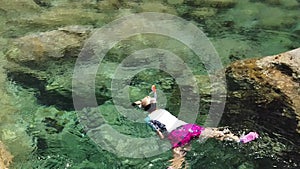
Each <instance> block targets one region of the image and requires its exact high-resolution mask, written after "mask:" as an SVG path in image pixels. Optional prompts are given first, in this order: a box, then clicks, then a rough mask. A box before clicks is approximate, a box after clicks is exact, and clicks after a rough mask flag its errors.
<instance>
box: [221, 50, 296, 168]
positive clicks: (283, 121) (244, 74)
mask: <svg viewBox="0 0 300 169" xmlns="http://www.w3.org/2000/svg"><path fill="white" fill-rule="evenodd" d="M299 68H300V48H298V49H295V50H292V51H289V52H286V53H282V54H278V55H274V56H267V57H263V58H256V59H246V60H240V61H236V62H234V63H232V64H231V65H229V66H228V67H227V68H226V77H227V87H228V91H227V93H228V95H227V102H226V107H225V113H224V114H223V117H222V120H221V124H222V125H228V126H232V127H233V126H235V127H234V128H236V129H237V130H238V129H239V130H245V129H249V130H255V131H258V132H259V134H260V136H261V137H260V139H259V140H258V141H257V142H255V143H254V144H256V145H255V146H256V148H255V151H257V152H261V154H262V155H263V156H266V157H268V156H269V155H270V154H273V155H274V157H275V159H277V160H279V161H290V162H291V164H293V165H294V164H295V166H297V165H298V166H299V157H300V153H299V152H300V146H299V145H300V87H299V82H300V76H299V75H300V71H299ZM279 145H280V146H279ZM267 147H271V148H270V149H268V148H267ZM297 163H298V164H297Z"/></svg>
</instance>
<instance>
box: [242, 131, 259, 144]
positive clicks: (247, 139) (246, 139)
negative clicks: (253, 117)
mask: <svg viewBox="0 0 300 169" xmlns="http://www.w3.org/2000/svg"><path fill="white" fill-rule="evenodd" d="M257 138H258V134H257V133H256V132H250V133H248V134H246V135H244V136H242V137H241V138H240V142H242V143H248V142H251V141H253V140H255V139H257Z"/></svg>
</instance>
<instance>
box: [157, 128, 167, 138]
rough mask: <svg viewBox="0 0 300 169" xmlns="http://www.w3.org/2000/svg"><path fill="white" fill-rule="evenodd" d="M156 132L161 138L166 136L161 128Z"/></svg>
mask: <svg viewBox="0 0 300 169" xmlns="http://www.w3.org/2000/svg"><path fill="white" fill-rule="evenodd" d="M156 133H157V135H158V136H159V138H160V139H164V138H165V136H164V135H163V133H162V132H161V131H160V130H159V129H157V130H156Z"/></svg>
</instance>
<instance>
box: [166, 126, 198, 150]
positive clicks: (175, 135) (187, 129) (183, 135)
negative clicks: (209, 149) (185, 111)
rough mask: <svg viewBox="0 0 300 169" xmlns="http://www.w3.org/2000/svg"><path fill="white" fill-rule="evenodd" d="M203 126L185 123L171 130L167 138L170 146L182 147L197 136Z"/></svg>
mask: <svg viewBox="0 0 300 169" xmlns="http://www.w3.org/2000/svg"><path fill="white" fill-rule="evenodd" d="M203 130H204V127H202V126H198V125H197V124H185V125H183V126H180V127H179V128H177V129H175V130H173V131H171V133H170V134H169V135H168V139H169V140H170V142H171V144H172V148H176V147H182V146H185V145H186V144H188V143H189V142H190V141H191V140H193V139H194V138H198V137H199V136H200V134H201V132H202V131H203Z"/></svg>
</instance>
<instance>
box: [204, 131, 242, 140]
mask: <svg viewBox="0 0 300 169" xmlns="http://www.w3.org/2000/svg"><path fill="white" fill-rule="evenodd" d="M200 137H202V138H203V137H204V138H215V139H218V140H222V141H223V140H229V141H236V142H239V141H240V138H239V137H238V136H236V135H234V134H233V133H232V132H231V131H230V130H229V129H224V130H220V129H219V128H211V127H207V128H205V129H204V131H202V133H201V135H200Z"/></svg>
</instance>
